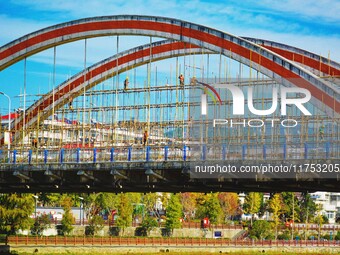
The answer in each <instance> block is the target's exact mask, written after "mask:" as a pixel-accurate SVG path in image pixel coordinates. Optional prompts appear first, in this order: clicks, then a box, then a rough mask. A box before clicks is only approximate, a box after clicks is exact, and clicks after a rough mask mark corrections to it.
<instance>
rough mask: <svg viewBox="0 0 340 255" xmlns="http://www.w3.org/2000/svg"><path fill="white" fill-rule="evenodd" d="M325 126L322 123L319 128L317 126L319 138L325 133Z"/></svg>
mask: <svg viewBox="0 0 340 255" xmlns="http://www.w3.org/2000/svg"><path fill="white" fill-rule="evenodd" d="M324 129H325V126H324V125H322V126H321V127H320V128H319V136H320V139H321V140H323V136H324V133H325V130H324Z"/></svg>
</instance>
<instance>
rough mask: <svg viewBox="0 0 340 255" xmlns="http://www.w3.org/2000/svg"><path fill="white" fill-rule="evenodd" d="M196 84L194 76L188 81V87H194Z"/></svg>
mask: <svg viewBox="0 0 340 255" xmlns="http://www.w3.org/2000/svg"><path fill="white" fill-rule="evenodd" d="M196 82H197V79H196V76H194V77H192V78H191V79H190V85H196Z"/></svg>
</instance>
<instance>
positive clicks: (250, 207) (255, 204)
mask: <svg viewBox="0 0 340 255" xmlns="http://www.w3.org/2000/svg"><path fill="white" fill-rule="evenodd" d="M261 200H262V199H261V195H260V193H258V192H250V193H248V194H247V196H246V197H245V199H244V204H243V210H244V212H245V213H248V214H251V221H250V225H253V217H254V214H255V213H258V212H259V210H260V207H261Z"/></svg>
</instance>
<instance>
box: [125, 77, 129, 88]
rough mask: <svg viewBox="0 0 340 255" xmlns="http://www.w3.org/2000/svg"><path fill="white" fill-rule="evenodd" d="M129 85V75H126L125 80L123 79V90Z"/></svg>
mask: <svg viewBox="0 0 340 255" xmlns="http://www.w3.org/2000/svg"><path fill="white" fill-rule="evenodd" d="M128 87H129V77H128V76H126V78H125V80H124V90H127V89H128Z"/></svg>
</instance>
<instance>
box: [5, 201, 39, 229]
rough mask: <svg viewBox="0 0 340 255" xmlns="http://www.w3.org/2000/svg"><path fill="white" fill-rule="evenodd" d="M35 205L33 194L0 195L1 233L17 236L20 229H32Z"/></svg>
mask: <svg viewBox="0 0 340 255" xmlns="http://www.w3.org/2000/svg"><path fill="white" fill-rule="evenodd" d="M34 205H35V201H34V199H33V197H32V195H31V194H2V195H0V232H2V233H5V234H15V233H16V232H17V231H18V230H19V229H22V230H24V229H30V227H31V225H32V223H33V220H32V218H31V215H32V213H33V212H34Z"/></svg>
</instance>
